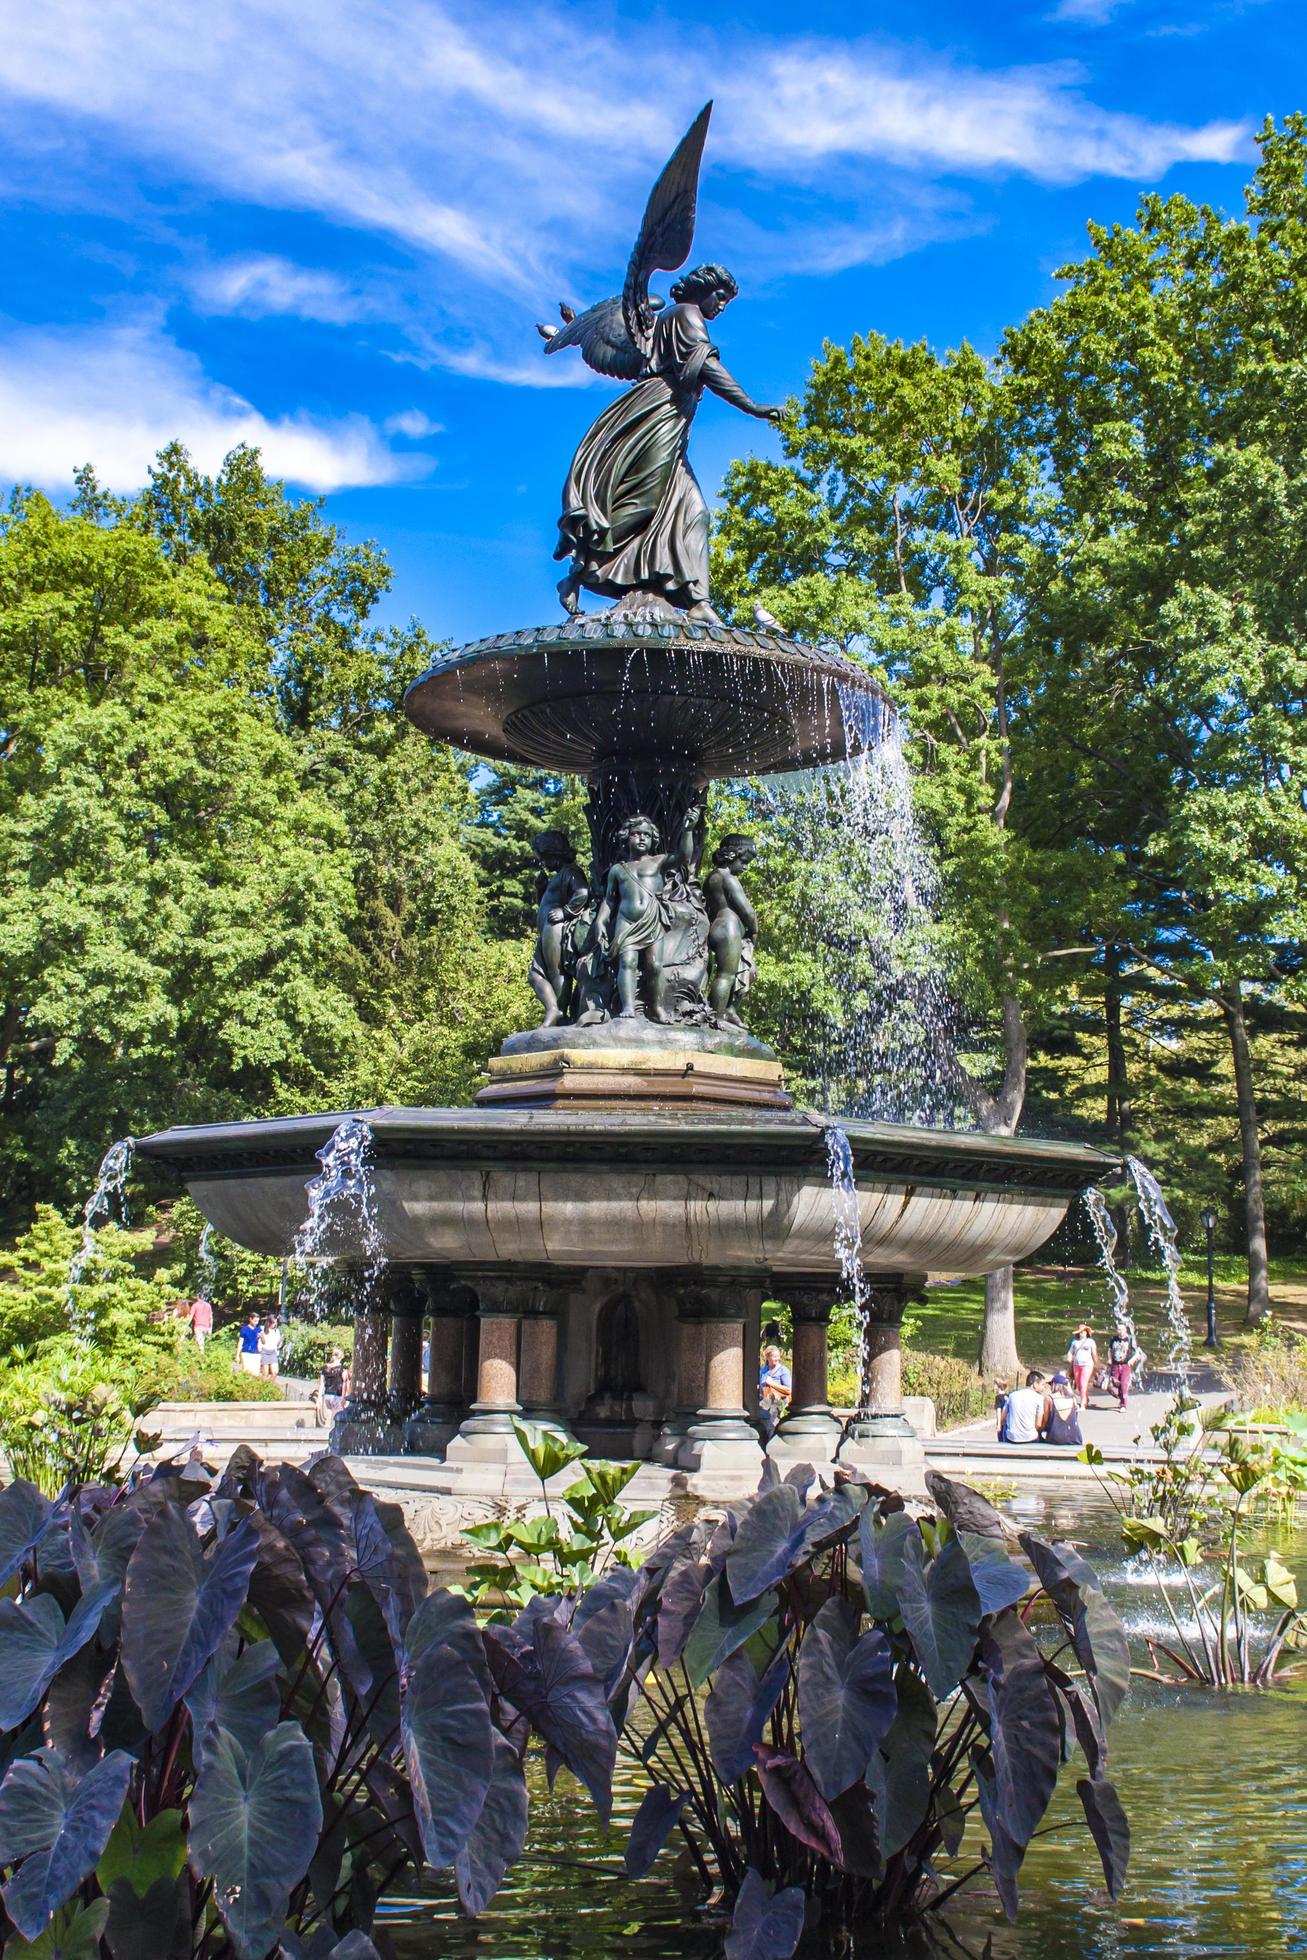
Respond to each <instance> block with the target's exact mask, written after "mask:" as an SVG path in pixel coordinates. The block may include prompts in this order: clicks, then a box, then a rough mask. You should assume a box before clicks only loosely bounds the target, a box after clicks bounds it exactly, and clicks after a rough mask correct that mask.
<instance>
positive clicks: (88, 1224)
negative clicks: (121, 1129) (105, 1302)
mask: <svg viewBox="0 0 1307 1960" xmlns="http://www.w3.org/2000/svg"><path fill="white" fill-rule="evenodd" d="M135 1151H136V1139H135V1138H134V1137H120V1138H119V1139H118V1141H117V1143H111V1144H110V1145H109V1148H108V1149H107V1150H106V1151H105V1153H104V1156H103V1157H102V1158H101V1159H100V1168H99V1170H98V1171H97V1173H96V1179H95V1189H94V1190H93V1191H92V1193H91V1195H90V1197H89V1198H88V1199H87V1200H86V1203H85V1205H84V1206H83V1208H82V1236H81V1240H80V1242H79V1244H78V1246H77V1249H76V1251H75V1252H74V1253H73V1256H72V1258H71V1259H70V1260H69V1262H68V1279H67V1283H66V1285H65V1288H64V1305H65V1310H66V1312H67V1315H68V1324H69V1326H70V1328H71V1329H72V1331H73V1333H74V1334H75V1335H76V1336H77V1338H78V1339H79V1340H82V1341H89V1340H90V1339H91V1338H92V1336H93V1335H94V1332H95V1325H94V1321H93V1320H92V1319H91V1318H89V1317H88V1316H87V1315H86V1314H85V1313H84V1311H83V1310H82V1309H81V1307H79V1305H78V1301H77V1289H78V1288H79V1287H80V1285H81V1284H82V1281H83V1280H84V1279H85V1278H86V1275H87V1273H88V1272H89V1271H90V1269H91V1267H92V1266H93V1265H94V1264H95V1263H96V1261H97V1259H98V1258H99V1256H100V1248H99V1245H98V1243H97V1240H96V1236H95V1234H96V1221H97V1219H100V1218H108V1217H109V1215H110V1213H111V1210H112V1208H113V1204H114V1202H115V1201H116V1202H117V1207H118V1215H119V1217H120V1218H121V1220H122V1222H123V1224H124V1225H125V1224H126V1223H127V1179H128V1177H129V1176H130V1175H131V1168H132V1159H133V1156H134V1155H135Z"/></svg>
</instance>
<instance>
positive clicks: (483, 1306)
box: [445, 1274, 532, 1463]
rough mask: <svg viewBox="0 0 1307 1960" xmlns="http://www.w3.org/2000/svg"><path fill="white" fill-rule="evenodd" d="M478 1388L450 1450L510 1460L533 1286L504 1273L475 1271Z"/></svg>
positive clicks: (473, 1458)
mask: <svg viewBox="0 0 1307 1960" xmlns="http://www.w3.org/2000/svg"><path fill="white" fill-rule="evenodd" d="M471 1284H472V1286H473V1288H474V1290H475V1293H476V1297H477V1336H478V1340H477V1393H476V1400H475V1402H473V1404H472V1407H471V1409H470V1411H469V1413H468V1414H467V1416H466V1417H465V1418H464V1420H463V1421H462V1422H461V1423H460V1424H459V1429H458V1434H457V1435H456V1436H454V1437H453V1438H452V1439H451V1441H450V1444H449V1447H448V1449H447V1450H446V1452H445V1457H446V1461H447V1462H449V1463H509V1462H512V1461H514V1460H515V1459H516V1458H517V1457H518V1456H519V1455H520V1452H519V1450H518V1445H517V1438H516V1436H515V1435H514V1434H513V1418H514V1416H520V1415H521V1414H522V1404H521V1403H520V1401H519V1400H518V1339H519V1333H520V1329H521V1325H522V1315H523V1313H524V1312H525V1311H526V1310H527V1309H528V1307H529V1306H530V1304H531V1292H532V1288H531V1286H530V1285H529V1283H525V1282H523V1281H521V1280H518V1279H504V1278H501V1277H500V1276H499V1275H498V1274H490V1275H484V1276H483V1275H480V1274H478V1275H475V1276H474V1277H473V1278H472V1280H471Z"/></svg>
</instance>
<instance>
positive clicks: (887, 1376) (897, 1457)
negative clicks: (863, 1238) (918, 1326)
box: [839, 1274, 925, 1482]
mask: <svg viewBox="0 0 1307 1960" xmlns="http://www.w3.org/2000/svg"><path fill="white" fill-rule="evenodd" d="M919 1297H920V1281H919V1280H917V1279H916V1278H915V1277H914V1276H912V1275H908V1274H894V1275H880V1274H877V1275H875V1276H873V1277H872V1278H871V1280H870V1281H869V1283H868V1294H867V1301H866V1309H867V1327H866V1336H865V1339H864V1342H863V1354H862V1407H861V1408H860V1409H859V1410H858V1412H857V1414H856V1415H855V1416H854V1417H853V1420H852V1421H851V1422H850V1423H849V1425H848V1428H847V1429H846V1430H845V1432H844V1441H843V1442H842V1443H841V1445H840V1452H839V1460H840V1462H841V1463H857V1464H863V1465H869V1466H873V1467H876V1468H880V1469H893V1468H903V1469H905V1470H907V1471H908V1472H909V1473H915V1474H910V1475H909V1478H908V1481H909V1482H915V1480H916V1478H917V1477H919V1476H920V1472H921V1466H922V1464H923V1463H924V1461H925V1451H924V1450H923V1449H922V1447H921V1443H920V1441H919V1439H918V1437H917V1434H916V1431H915V1430H914V1429H913V1427H912V1424H911V1423H910V1422H909V1421H908V1419H907V1417H906V1416H905V1415H904V1413H903V1354H902V1322H903V1310H904V1308H905V1307H906V1305H907V1303H908V1301H909V1300H910V1299H914V1298H919Z"/></svg>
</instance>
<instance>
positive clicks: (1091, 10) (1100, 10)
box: [1048, 0, 1131, 27]
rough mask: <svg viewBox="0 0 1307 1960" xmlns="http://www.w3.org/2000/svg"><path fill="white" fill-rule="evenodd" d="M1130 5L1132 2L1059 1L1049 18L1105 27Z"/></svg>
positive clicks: (1108, 0) (1109, 0)
mask: <svg viewBox="0 0 1307 1960" xmlns="http://www.w3.org/2000/svg"><path fill="white" fill-rule="evenodd" d="M1130 4H1131V0H1058V4H1057V6H1056V7H1054V9H1053V11H1052V13H1051V14H1050V15H1049V16H1048V18H1049V19H1050V20H1069V21H1075V22H1077V23H1079V24H1081V25H1083V26H1086V27H1105V26H1106V25H1107V23H1108V21H1109V20H1111V18H1112V16H1113V14H1117V13H1120V11H1121V9H1122V7H1128V6H1129V5H1130Z"/></svg>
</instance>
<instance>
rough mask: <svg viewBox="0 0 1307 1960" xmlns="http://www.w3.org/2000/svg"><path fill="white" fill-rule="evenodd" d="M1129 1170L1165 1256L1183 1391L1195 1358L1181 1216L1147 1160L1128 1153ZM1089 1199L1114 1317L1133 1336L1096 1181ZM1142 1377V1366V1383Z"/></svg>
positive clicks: (1174, 1360) (1171, 1360) (1174, 1358)
mask: <svg viewBox="0 0 1307 1960" xmlns="http://www.w3.org/2000/svg"><path fill="white" fill-rule="evenodd" d="M1125 1169H1126V1176H1127V1177H1128V1178H1129V1180H1130V1184H1131V1186H1132V1188H1133V1190H1134V1194H1135V1202H1136V1204H1137V1206H1138V1208H1139V1215H1140V1217H1141V1218H1142V1219H1143V1221H1144V1228H1145V1230H1146V1231H1147V1233H1148V1241H1149V1244H1150V1245H1151V1246H1152V1248H1153V1251H1154V1252H1155V1253H1156V1255H1157V1257H1158V1258H1159V1259H1160V1261H1161V1264H1162V1270H1163V1272H1164V1274H1165V1275H1166V1318H1167V1324H1168V1326H1169V1327H1170V1330H1171V1341H1170V1347H1169V1349H1168V1351H1167V1364H1168V1371H1169V1373H1170V1375H1171V1376H1172V1378H1173V1386H1174V1387H1175V1388H1176V1389H1177V1390H1183V1389H1184V1388H1185V1386H1186V1383H1187V1380H1188V1373H1189V1365H1190V1362H1191V1360H1192V1356H1193V1338H1192V1335H1191V1333H1190V1328H1189V1317H1188V1313H1187V1311H1186V1308H1185V1303H1184V1295H1183V1294H1182V1293H1181V1291H1180V1249H1179V1246H1178V1245H1177V1243H1176V1236H1177V1235H1176V1228H1175V1220H1174V1219H1173V1218H1172V1216H1171V1212H1170V1209H1169V1207H1168V1205H1167V1202H1166V1198H1165V1196H1164V1195H1163V1192H1162V1187H1161V1185H1160V1184H1159V1183H1158V1181H1157V1179H1156V1178H1155V1177H1154V1176H1153V1173H1152V1172H1151V1171H1150V1170H1149V1168H1148V1166H1147V1164H1143V1163H1141V1162H1140V1161H1139V1159H1138V1157H1127V1158H1126V1160H1125ZM1084 1202H1085V1209H1086V1211H1087V1212H1088V1213H1089V1222H1090V1225H1091V1226H1092V1228H1093V1233H1094V1238H1095V1240H1096V1242H1097V1245H1098V1263H1099V1265H1100V1266H1101V1267H1102V1269H1103V1273H1104V1275H1105V1277H1106V1279H1107V1284H1108V1289H1109V1293H1110V1303H1111V1308H1112V1318H1113V1321H1114V1322H1115V1324H1116V1326H1117V1327H1118V1328H1121V1329H1123V1330H1125V1331H1127V1332H1128V1333H1129V1334H1131V1335H1132V1336H1133V1334H1134V1320H1133V1317H1132V1316H1131V1313H1130V1288H1129V1285H1128V1283H1127V1281H1126V1279H1125V1277H1124V1275H1123V1274H1122V1273H1121V1271H1120V1269H1119V1268H1118V1266H1117V1263H1116V1249H1117V1233H1116V1227H1115V1226H1114V1225H1113V1223H1112V1217H1111V1213H1110V1212H1109V1210H1108V1206H1107V1200H1106V1198H1104V1196H1103V1194H1102V1192H1101V1191H1099V1190H1098V1189H1097V1188H1096V1187H1095V1186H1092V1185H1091V1186H1090V1188H1089V1189H1088V1190H1087V1191H1086V1192H1085V1193H1084ZM1142 1378H1143V1376H1142V1370H1141V1371H1140V1380H1141V1381H1142Z"/></svg>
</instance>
